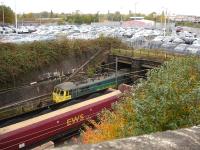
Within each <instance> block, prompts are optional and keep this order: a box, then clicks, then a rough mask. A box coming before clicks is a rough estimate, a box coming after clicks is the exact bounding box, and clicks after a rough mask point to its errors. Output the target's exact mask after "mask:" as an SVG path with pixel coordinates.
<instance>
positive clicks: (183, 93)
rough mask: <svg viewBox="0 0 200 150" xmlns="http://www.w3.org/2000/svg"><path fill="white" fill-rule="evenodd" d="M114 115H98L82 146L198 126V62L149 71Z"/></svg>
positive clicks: (174, 63)
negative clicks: (98, 118)
mask: <svg viewBox="0 0 200 150" xmlns="http://www.w3.org/2000/svg"><path fill="white" fill-rule="evenodd" d="M147 76H148V78H147V80H141V81H140V82H139V84H138V85H137V87H135V89H134V91H133V92H132V93H130V94H129V95H126V96H125V98H123V99H124V100H123V101H121V102H119V103H118V104H117V105H116V106H115V107H114V111H113V112H109V111H105V112H103V113H102V114H101V117H100V120H101V122H100V123H94V126H95V127H96V129H95V130H91V128H89V127H87V130H86V131H85V132H83V134H82V138H83V143H96V142H101V141H104V140H111V139H115V138H123V137H129V136H134V135H141V134H148V133H152V132H157V131H165V130H173V129H178V128H183V127H190V126H194V125H199V124H200V59H198V58H194V57H193V58H178V59H176V60H175V59H174V60H171V61H169V62H166V63H164V65H163V66H162V67H160V68H156V69H153V70H151V71H150V72H149V73H148V75H147Z"/></svg>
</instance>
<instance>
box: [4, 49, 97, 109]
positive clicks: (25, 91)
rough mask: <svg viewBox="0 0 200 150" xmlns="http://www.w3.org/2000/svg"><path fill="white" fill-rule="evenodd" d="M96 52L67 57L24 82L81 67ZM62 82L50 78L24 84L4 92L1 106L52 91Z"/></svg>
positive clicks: (32, 74) (28, 76)
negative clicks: (46, 74)
mask: <svg viewBox="0 0 200 150" xmlns="http://www.w3.org/2000/svg"><path fill="white" fill-rule="evenodd" d="M93 53H94V52H88V53H87V54H85V55H82V56H81V57H79V58H78V57H75V56H71V57H69V58H66V60H64V61H62V62H60V63H55V64H52V65H51V66H48V67H46V68H44V69H43V70H39V71H33V72H30V73H29V74H27V75H24V77H23V78H22V80H23V82H24V83H26V84H29V83H31V82H34V81H37V79H38V76H39V75H42V74H44V73H48V72H52V73H53V72H55V71H59V72H63V73H64V74H66V73H68V72H71V71H72V69H74V68H78V67H80V66H81V65H82V64H83V63H84V62H86V61H87V60H88V59H89V58H90V57H91V56H92V55H93ZM59 83H60V80H49V81H45V82H41V83H38V84H35V85H33V86H24V87H22V88H18V89H13V90H10V91H8V92H2V93H1V94H0V107H3V106H6V105H8V104H11V103H15V102H19V101H23V100H27V99H30V98H34V97H37V96H41V95H45V94H48V93H51V92H52V90H53V87H54V86H55V85H57V84H59Z"/></svg>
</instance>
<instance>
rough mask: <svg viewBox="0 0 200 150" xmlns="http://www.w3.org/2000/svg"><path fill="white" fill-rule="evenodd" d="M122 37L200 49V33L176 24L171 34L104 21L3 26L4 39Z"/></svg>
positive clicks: (147, 44)
mask: <svg viewBox="0 0 200 150" xmlns="http://www.w3.org/2000/svg"><path fill="white" fill-rule="evenodd" d="M102 35H103V36H109V37H118V38H120V39H122V40H123V41H124V42H126V43H127V44H129V46H131V47H136V48H150V49H160V48H161V49H165V50H168V51H174V52H178V53H192V54H199V53H200V37H199V35H197V34H195V33H192V32H188V31H184V30H180V31H179V32H177V30H176V28H174V30H172V33H170V35H168V36H163V35H164V33H163V30H161V29H145V28H133V27H123V26H101V25H40V26H21V27H19V28H18V29H15V28H14V27H12V26H4V27H2V26H0V40H1V42H13V43H22V42H32V41H40V40H52V39H56V38H59V37H64V38H69V39H96V38H98V37H99V36H102Z"/></svg>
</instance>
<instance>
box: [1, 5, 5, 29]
mask: <svg viewBox="0 0 200 150" xmlns="http://www.w3.org/2000/svg"><path fill="white" fill-rule="evenodd" d="M1 6H2V15H3V26H4V24H5V22H4V20H5V18H4V17H5V16H4V3H3V2H1Z"/></svg>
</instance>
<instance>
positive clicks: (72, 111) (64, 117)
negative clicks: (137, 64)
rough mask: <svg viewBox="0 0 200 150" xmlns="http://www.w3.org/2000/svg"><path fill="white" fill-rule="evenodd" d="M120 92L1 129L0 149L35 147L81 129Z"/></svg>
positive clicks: (109, 105)
mask: <svg viewBox="0 0 200 150" xmlns="http://www.w3.org/2000/svg"><path fill="white" fill-rule="evenodd" d="M120 94H121V92H120V91H118V90H116V91H112V92H111V93H109V94H105V95H103V96H99V97H97V98H93V99H90V100H87V101H84V102H81V103H78V104H75V105H72V106H69V107H66V108H62V109H60V110H56V111H54V112H51V113H48V114H45V115H41V116H39V117H35V118H32V119H29V120H26V121H23V122H19V123H16V124H13V125H10V126H7V127H3V128H0V149H1V150H10V149H20V148H29V147H31V146H33V145H37V144H38V143H40V142H41V141H45V140H47V139H50V138H52V137H54V136H56V135H58V134H62V133H65V132H70V131H72V130H74V129H78V128H80V126H81V125H82V123H83V122H84V121H86V120H87V119H89V118H94V117H95V116H96V115H97V114H98V113H99V112H100V111H101V110H102V109H103V108H107V109H110V108H111V104H112V103H113V102H116V101H117V100H118V96H120Z"/></svg>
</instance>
